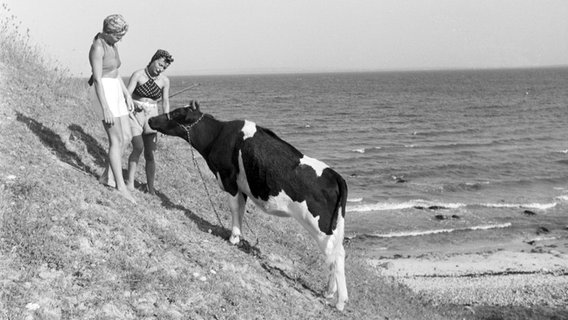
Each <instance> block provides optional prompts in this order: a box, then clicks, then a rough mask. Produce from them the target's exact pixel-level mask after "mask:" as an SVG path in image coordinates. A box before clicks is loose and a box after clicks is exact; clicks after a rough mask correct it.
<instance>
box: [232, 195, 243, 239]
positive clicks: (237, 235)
mask: <svg viewBox="0 0 568 320" xmlns="http://www.w3.org/2000/svg"><path fill="white" fill-rule="evenodd" d="M245 204H246V199H245V197H244V195H243V193H242V192H237V194H236V195H235V196H234V197H233V196H229V209H231V215H232V229H231V237H230V238H229V241H230V242H231V243H232V244H238V243H239V242H240V241H241V230H242V225H243V216H244V214H245Z"/></svg>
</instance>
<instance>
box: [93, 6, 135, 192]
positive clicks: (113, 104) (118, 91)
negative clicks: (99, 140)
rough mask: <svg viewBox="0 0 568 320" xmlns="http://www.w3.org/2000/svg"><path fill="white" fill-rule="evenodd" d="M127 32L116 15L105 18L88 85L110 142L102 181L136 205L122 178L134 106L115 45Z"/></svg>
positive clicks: (95, 46) (98, 37) (123, 23)
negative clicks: (130, 112)
mask: <svg viewBox="0 0 568 320" xmlns="http://www.w3.org/2000/svg"><path fill="white" fill-rule="evenodd" d="M127 31H128V24H127V23H126V21H125V20H124V18H123V17H122V16H121V15H119V14H113V15H110V16H108V17H106V18H105V20H104V22H103V30H102V32H99V33H98V34H97V35H96V36H95V38H94V39H93V44H92V45H91V49H90V50H89V63H90V64H91V71H92V75H91V78H90V79H89V84H90V85H91V86H93V87H94V95H93V105H94V107H95V110H96V111H99V114H98V116H99V118H100V119H102V122H103V126H104V128H105V131H106V133H107V135H108V140H109V149H108V166H107V167H106V169H105V172H104V173H103V175H102V176H101V181H102V182H103V183H106V184H108V185H109V186H112V187H116V189H117V190H118V191H119V192H120V194H121V195H122V196H124V197H125V198H126V199H128V200H130V201H132V202H135V200H134V197H132V194H131V193H130V191H129V190H128V188H127V187H126V184H125V183H124V178H123V176H122V152H123V150H124V149H123V145H124V143H125V139H126V140H128V139H130V128H129V123H128V114H129V110H132V108H133V103H132V98H131V96H130V93H129V92H128V90H127V88H126V86H125V84H124V81H122V78H121V77H120V75H119V72H118V68H119V67H120V56H119V54H118V48H117V46H116V44H117V42H118V41H120V40H121V39H122V37H123V36H124V35H125V34H126V32H127ZM126 133H127V134H126ZM109 168H110V170H109ZM110 171H112V176H111V175H110ZM112 180H114V181H112Z"/></svg>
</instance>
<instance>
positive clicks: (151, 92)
mask: <svg viewBox="0 0 568 320" xmlns="http://www.w3.org/2000/svg"><path fill="white" fill-rule="evenodd" d="M173 61H174V59H173V58H172V56H171V55H170V54H169V53H168V52H167V51H166V50H161V49H160V50H158V51H156V53H155V54H154V56H152V59H150V63H148V65H147V66H146V67H145V68H144V69H140V70H137V71H134V73H132V76H131V77H130V80H129V82H128V92H130V94H132V98H133V100H134V112H133V113H132V114H131V115H130V126H131V130H132V153H131V154H130V157H129V158H128V178H127V180H126V186H127V187H128V188H129V189H131V190H133V189H134V179H135V178H136V167H137V166H138V161H139V160H140V155H141V154H142V151H144V159H145V160H146V186H147V190H148V192H149V193H150V194H155V193H156V190H155V189H154V176H155V174H156V163H155V161H154V150H155V149H156V140H157V138H158V136H157V132H156V131H154V130H152V128H150V126H149V125H148V119H150V118H151V117H153V116H157V115H158V114H159V112H158V101H160V100H161V101H162V111H163V112H164V113H168V112H170V100H169V97H168V96H169V92H170V79H168V77H166V76H165V75H164V74H162V72H164V71H165V70H166V69H167V68H168V67H169V66H170V64H171V63H172V62H173Z"/></svg>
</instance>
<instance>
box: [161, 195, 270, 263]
mask: <svg viewBox="0 0 568 320" xmlns="http://www.w3.org/2000/svg"><path fill="white" fill-rule="evenodd" d="M156 195H157V196H158V197H159V198H160V199H161V200H162V206H164V207H166V208H168V209H177V210H180V211H182V212H183V213H184V215H185V216H186V217H188V218H189V219H191V220H192V221H194V222H195V223H196V224H197V227H198V228H199V230H201V231H202V232H207V233H211V234H212V235H214V236H216V237H219V238H221V239H223V240H225V241H228V240H229V237H230V236H231V230H229V229H227V228H225V227H224V226H220V225H216V224H212V223H211V222H209V221H207V220H205V219H203V218H202V217H200V216H198V215H197V214H195V213H194V212H193V211H191V210H189V209H187V208H185V207H184V206H182V205H179V204H175V203H173V202H172V201H171V200H170V199H169V198H168V196H166V195H165V194H163V193H161V192H159V191H158V190H156ZM257 245H258V240H257V242H256V244H255V245H251V244H250V243H249V242H248V241H247V240H245V239H241V242H240V243H239V244H238V245H237V248H238V249H239V250H241V251H242V252H244V253H247V254H250V255H252V256H254V257H256V258H261V252H260V249H259V248H258V247H257Z"/></svg>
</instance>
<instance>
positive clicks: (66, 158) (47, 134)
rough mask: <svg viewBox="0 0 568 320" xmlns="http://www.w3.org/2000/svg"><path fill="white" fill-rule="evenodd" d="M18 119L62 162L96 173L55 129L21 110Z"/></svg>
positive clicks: (92, 173) (89, 172)
mask: <svg viewBox="0 0 568 320" xmlns="http://www.w3.org/2000/svg"><path fill="white" fill-rule="evenodd" d="M16 119H17V120H18V121H20V122H21V123H23V124H25V125H26V126H27V127H28V128H29V129H30V130H31V131H32V132H33V133H34V134H35V135H36V136H37V137H38V138H39V140H40V141H41V143H42V144H43V145H44V146H45V147H47V148H49V149H50V150H52V151H53V152H54V154H55V156H56V157H57V158H58V159H59V160H60V161H61V162H64V163H66V164H68V165H70V166H71V167H73V168H75V169H78V170H81V171H84V172H87V173H88V174H91V175H96V174H95V171H94V170H93V168H91V167H89V166H88V165H86V164H85V163H83V161H82V160H81V158H80V157H79V155H77V154H76V153H75V152H73V151H70V150H68V149H67V148H66V147H65V143H63V141H62V140H61V137H60V136H59V135H58V134H57V133H55V132H54V131H53V130H51V129H49V128H48V127H45V126H44V125H43V124H42V123H40V122H38V121H36V120H35V119H32V118H29V117H27V116H25V115H23V114H21V113H19V112H18V113H17V118H16Z"/></svg>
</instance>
